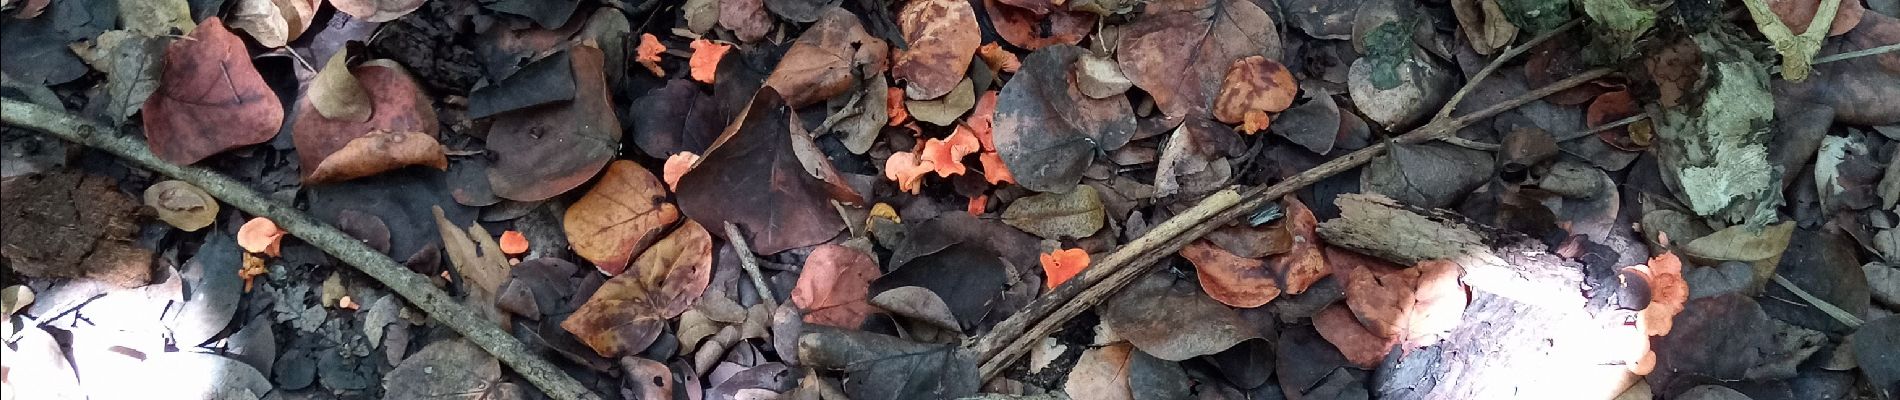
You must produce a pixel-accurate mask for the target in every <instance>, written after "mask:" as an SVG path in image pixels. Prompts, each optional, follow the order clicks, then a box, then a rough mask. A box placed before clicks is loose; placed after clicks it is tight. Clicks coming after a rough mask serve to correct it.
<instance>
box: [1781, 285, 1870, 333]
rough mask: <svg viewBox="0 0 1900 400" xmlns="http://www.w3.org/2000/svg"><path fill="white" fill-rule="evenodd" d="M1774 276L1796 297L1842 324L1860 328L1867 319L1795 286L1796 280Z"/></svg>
mask: <svg viewBox="0 0 1900 400" xmlns="http://www.w3.org/2000/svg"><path fill="white" fill-rule="evenodd" d="M1774 278H1775V283H1777V284H1780V285H1781V287H1783V288H1787V289H1788V291H1789V292H1794V295H1795V297H1800V298H1801V300H1805V301H1807V302H1808V304H1812V305H1814V308H1818V309H1821V312H1823V313H1827V316H1830V317H1834V320H1836V321H1841V323H1842V324H1846V325H1847V327H1849V328H1859V327H1860V325H1861V324H1863V323H1865V321H1861V320H1860V317H1856V316H1854V313H1850V312H1847V310H1843V309H1841V308H1840V307H1836V306H1834V304H1833V303H1828V302H1827V300H1821V298H1820V297H1815V296H1814V295H1813V294H1811V293H1808V291H1806V290H1802V289H1801V287H1800V286H1795V284H1794V282H1790V281H1788V278H1783V277H1781V274H1775V276H1774Z"/></svg>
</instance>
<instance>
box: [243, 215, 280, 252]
mask: <svg viewBox="0 0 1900 400" xmlns="http://www.w3.org/2000/svg"><path fill="white" fill-rule="evenodd" d="M283 240H284V230H283V229H278V228H277V223H276V222H271V220H270V219H269V218H264V217H257V218H251V221H250V222H245V223H244V226H243V227H241V228H238V234H237V242H238V247H243V248H244V251H247V252H251V253H259V254H265V255H269V256H271V257H276V256H278V247H279V245H280V244H281V243H282V242H283Z"/></svg>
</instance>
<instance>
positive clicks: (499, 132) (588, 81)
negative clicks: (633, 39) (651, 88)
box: [487, 45, 624, 201]
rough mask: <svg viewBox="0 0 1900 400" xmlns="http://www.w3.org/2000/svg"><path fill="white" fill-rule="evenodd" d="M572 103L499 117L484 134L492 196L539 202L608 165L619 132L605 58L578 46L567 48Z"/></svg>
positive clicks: (602, 54) (592, 176) (577, 183)
mask: <svg viewBox="0 0 1900 400" xmlns="http://www.w3.org/2000/svg"><path fill="white" fill-rule="evenodd" d="M568 53H569V58H570V59H571V60H572V62H571V63H570V64H571V66H572V69H573V73H574V87H575V88H576V90H575V93H574V100H572V101H568V102H564V103H556V104H554V105H552V106H549V107H534V108H529V109H525V110H518V111H515V112H510V113H506V114H502V115H501V116H499V118H498V119H496V120H495V123H494V125H493V126H491V127H490V128H489V131H488V137H487V140H488V143H487V148H488V151H489V152H490V153H491V154H494V155H495V159H494V164H493V165H492V168H490V169H489V170H488V183H489V185H490V186H492V187H493V188H494V190H495V195H496V196H500V197H501V198H504V199H509V200H514V201H541V200H546V199H548V198H551V197H554V196H556V195H559V194H561V193H566V192H567V191H569V190H573V189H574V188H576V187H580V186H581V184H584V183H587V181H588V180H590V179H593V178H594V175H596V174H598V173H600V170H601V168H604V167H606V166H607V163H608V162H610V161H612V160H613V158H614V155H615V153H616V152H617V151H618V149H619V147H620V138H621V137H622V136H624V132H622V131H621V129H620V118H618V117H617V116H616V112H615V109H616V108H617V106H615V105H614V103H613V96H612V95H611V94H609V93H608V87H609V86H610V85H609V84H608V83H607V74H606V69H605V68H606V64H605V63H606V55H605V53H602V52H601V50H600V49H599V48H595V47H593V46H588V45H581V46H574V47H573V48H570V49H568Z"/></svg>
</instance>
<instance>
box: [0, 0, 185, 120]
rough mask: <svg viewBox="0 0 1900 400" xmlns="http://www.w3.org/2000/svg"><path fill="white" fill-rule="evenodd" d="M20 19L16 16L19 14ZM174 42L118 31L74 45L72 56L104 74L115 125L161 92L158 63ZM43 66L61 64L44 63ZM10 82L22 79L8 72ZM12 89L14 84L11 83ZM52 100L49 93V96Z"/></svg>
mask: <svg viewBox="0 0 1900 400" xmlns="http://www.w3.org/2000/svg"><path fill="white" fill-rule="evenodd" d="M16 15H17V14H16ZM172 40H174V39H173V38H172V37H169V36H161V37H151V36H145V35H140V34H136V33H132V32H130V31H124V30H116V31H106V32H104V33H100V34H99V36H98V37H97V38H95V39H94V40H92V41H89V42H80V43H75V44H73V45H72V51H73V53H76V54H78V55H79V58H80V59H82V60H84V61H85V62H86V64H89V65H91V66H92V69H96V70H99V72H103V73H105V78H106V79H105V86H104V87H103V88H102V89H103V90H104V91H105V95H106V97H105V102H106V103H105V114H106V117H108V118H109V119H110V120H111V121H112V122H115V123H123V122H126V119H127V118H130V117H131V116H132V114H134V113H137V112H139V108H140V107H142V106H144V105H145V100H147V99H150V98H151V97H152V92H154V91H156V90H158V80H159V75H160V74H162V73H164V68H163V67H164V66H163V65H161V64H160V63H159V61H158V58H159V57H163V56H164V52H165V45H166V44H167V43H170V42H171V41H172ZM41 61H42V62H41V63H42V64H49V65H52V64H58V63H54V62H46V61H47V60H41ZM8 75H9V76H8V77H7V79H8V81H9V82H12V81H13V80H14V79H16V78H19V75H17V74H14V73H13V72H11V71H9V72H8ZM8 84H9V85H11V84H12V83H8ZM46 94H47V95H48V96H51V95H52V93H51V92H50V91H49V92H47V93H46Z"/></svg>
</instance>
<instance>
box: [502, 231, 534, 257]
mask: <svg viewBox="0 0 1900 400" xmlns="http://www.w3.org/2000/svg"><path fill="white" fill-rule="evenodd" d="M501 253H502V254H507V255H508V256H509V257H520V256H521V255H522V254H528V237H527V236H523V235H521V232H517V231H512V230H511V231H507V232H502V233H501Z"/></svg>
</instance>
